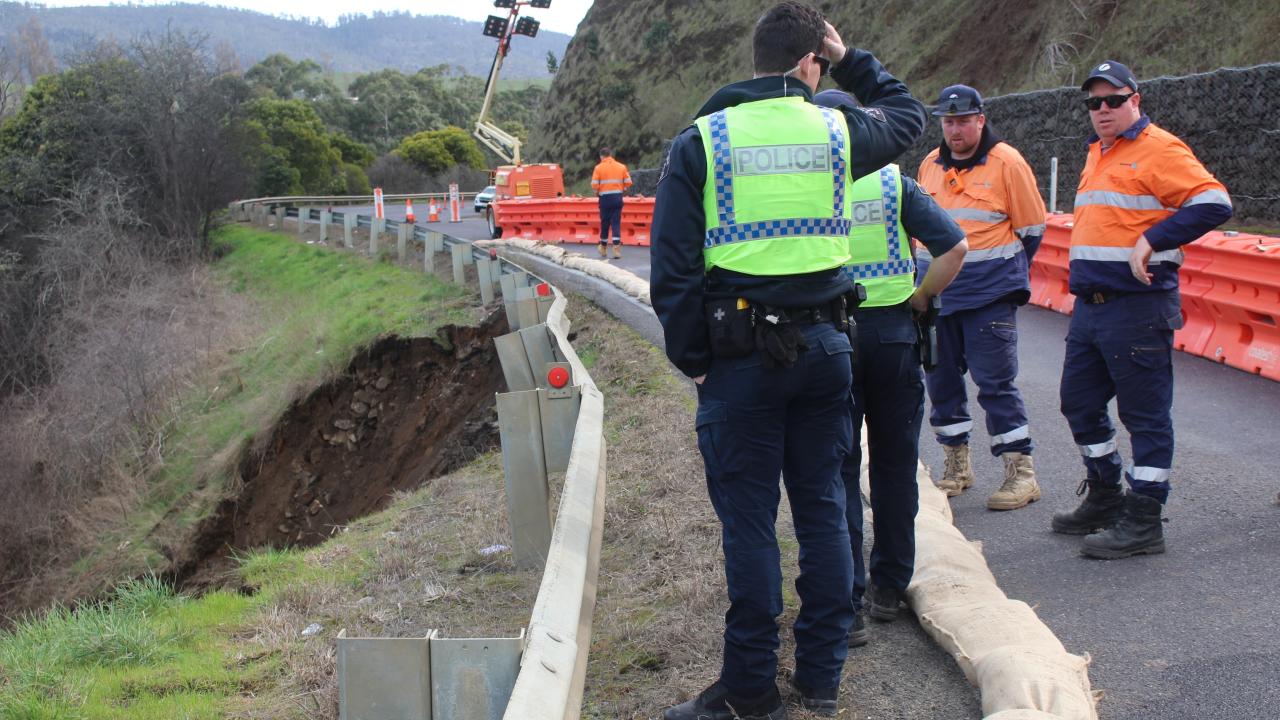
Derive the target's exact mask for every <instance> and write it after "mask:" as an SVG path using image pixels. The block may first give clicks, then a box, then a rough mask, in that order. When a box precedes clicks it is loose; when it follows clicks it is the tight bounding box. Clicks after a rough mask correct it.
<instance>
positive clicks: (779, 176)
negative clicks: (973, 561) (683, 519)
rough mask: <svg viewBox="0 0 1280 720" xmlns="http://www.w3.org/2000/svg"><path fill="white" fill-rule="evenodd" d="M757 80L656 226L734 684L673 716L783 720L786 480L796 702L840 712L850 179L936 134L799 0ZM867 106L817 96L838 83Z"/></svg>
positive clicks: (733, 96) (657, 306) (719, 117)
mask: <svg viewBox="0 0 1280 720" xmlns="http://www.w3.org/2000/svg"><path fill="white" fill-rule="evenodd" d="M752 47H753V55H754V65H755V78H754V79H752V80H747V81H743V82H738V83H734V84H732V85H729V86H726V87H724V88H721V89H720V90H719V91H717V92H716V93H715V94H714V95H713V96H712V97H711V99H710V100H709V101H708V102H707V103H706V104H705V105H704V106H703V108H702V109H701V110H700V111H699V113H698V116H699V117H698V119H697V121H696V122H695V124H694V125H693V126H692V127H690V128H688V129H686V130H685V131H683V132H682V133H680V135H679V136H678V137H677V138H676V139H675V141H674V142H673V144H672V147H671V151H670V154H669V156H668V158H667V162H666V165H665V166H664V168H663V172H662V176H661V178H660V179H659V183H658V192H657V199H656V204H655V207H654V220H653V231H652V248H651V258H652V274H651V277H652V284H651V289H650V294H651V297H652V299H653V307H654V311H655V312H656V313H657V315H658V319H659V321H660V322H661V323H662V326H663V332H664V335H665V339H666V351H667V356H668V358H670V360H671V362H672V363H673V364H674V365H675V366H676V367H677V368H678V369H679V370H680V371H681V372H683V373H684V374H685V375H687V376H689V377H691V378H693V379H694V381H695V382H696V383H697V384H698V413H697V432H698V447H699V450H700V451H701V453H702V456H703V460H704V462H705V466H706V473H707V490H708V494H709V495H710V498H711V503H712V505H713V507H714V508H715V511H716V514H717V516H718V517H719V518H720V521H721V524H722V526H723V549H724V557H725V576H726V580H727V583H728V594H729V610H728V612H727V613H726V614H725V632H724V657H723V664H722V668H721V672H720V677H719V679H718V680H717V681H716V682H715V683H713V684H712V685H711V686H710V687H708V688H707V689H705V690H704V691H702V692H701V693H700V694H698V696H697V697H695V698H693V699H692V700H689V701H687V702H685V703H682V704H680V705H677V706H675V707H672V708H668V709H667V710H666V712H665V718H667V720H729V719H730V718H755V719H757V720H759V719H765V718H767V719H769V720H779V719H780V718H782V717H784V716H785V713H786V708H785V705H784V704H783V702H782V699H781V696H780V694H779V692H778V688H777V685H776V683H775V678H776V675H777V662H778V660H777V648H778V644H779V643H778V625H777V616H778V615H779V614H781V612H782V609H783V606H782V591H781V583H782V577H781V568H780V567H779V563H780V553H779V550H778V542H777V537H776V535H775V529H774V523H775V519H776V515H777V508H778V503H779V501H780V493H779V476H780V475H781V476H782V481H783V484H785V486H786V489H787V495H788V497H789V499H790V501H791V508H792V517H793V519H794V524H795V529H796V537H797V540H798V541H799V543H800V575H799V578H798V579H797V580H796V590H797V593H798V594H799V596H800V601H801V608H800V612H799V615H798V617H797V618H796V622H795V626H794V631H795V639H796V658H795V675H794V677H793V684H794V685H795V688H796V690H797V694H798V696H799V697H798V699H799V702H800V703H801V704H802V705H803V706H804V707H805V708H806V709H809V710H813V711H816V712H819V713H822V714H826V715H834V714H835V713H836V705H837V703H836V698H837V696H838V692H839V684H840V677H841V672H842V669H843V666H844V660H845V656H846V654H847V651H848V649H847V637H848V633H849V629H850V626H851V625H852V622H853V604H852V588H853V567H852V565H853V563H852V558H851V555H850V552H849V535H848V529H847V526H846V521H845V516H844V514H845V493H844V487H843V483H842V482H841V480H840V467H841V464H842V463H843V462H844V460H845V458H847V457H848V455H849V454H850V453H851V452H852V447H853V428H852V423H851V418H850V411H849V392H850V353H851V350H852V346H851V344H850V341H849V338H848V336H847V334H846V332H843V331H842V326H843V325H844V323H845V317H846V314H847V308H848V305H849V303H850V302H851V301H850V300H846V298H847V297H848V296H850V295H851V290H852V289H853V286H852V284H851V283H850V282H849V280H848V277H847V276H846V275H845V274H844V273H843V270H842V268H843V267H844V266H845V265H846V264H848V263H849V261H850V254H849V233H850V230H851V226H852V220H851V217H852V215H851V205H850V198H851V195H850V193H851V189H852V185H853V181H854V180H855V179H856V178H859V177H861V176H863V175H866V174H868V173H871V172H875V171H878V170H879V169H880V168H881V167H883V166H884V165H885V164H886V163H888V162H889V161H891V160H892V159H893V158H894V157H895V156H897V155H898V154H900V153H901V152H902V151H904V150H905V149H907V148H908V147H909V146H910V145H911V144H912V142H914V141H915V140H916V138H918V137H919V136H920V134H921V132H922V130H923V127H924V121H925V114H924V108H923V106H922V105H921V104H920V103H919V102H918V101H916V100H915V99H914V98H912V97H911V96H910V94H909V93H908V91H907V88H906V86H905V85H903V84H902V83H901V82H899V81H898V80H896V79H895V78H893V77H892V76H891V75H889V74H888V73H887V72H886V71H885V70H884V67H883V66H882V65H880V63H879V62H878V61H877V60H876V59H875V58H874V57H873V56H872V55H871V54H870V53H867V52H865V51H861V50H854V49H846V47H845V45H844V43H843V42H842V41H841V39H840V36H839V34H838V33H837V32H836V30H835V28H833V27H831V25H829V24H828V23H826V22H825V21H824V20H823V18H822V15H821V14H820V13H818V12H817V11H816V10H814V9H812V8H810V7H808V6H806V5H803V4H801V3H797V2H783V3H779V4H778V5H775V6H773V7H772V8H771V9H769V10H768V11H767V12H765V14H764V15H763V16H761V18H760V19H759V21H758V22H757V23H756V27H755V31H754V35H753V38H752ZM828 65H830V71H831V75H832V77H833V78H834V79H835V80H836V82H837V83H838V84H839V85H840V86H841V87H843V88H845V89H847V90H849V91H850V92H852V93H853V94H854V95H855V96H857V97H858V99H859V100H861V101H862V103H863V104H864V105H865V106H866V108H865V109H856V108H842V109H840V110H831V109H825V108H819V107H818V106H816V105H814V104H813V103H812V101H811V99H812V94H813V91H814V89H815V88H816V86H817V84H818V81H819V79H820V78H821V76H822V74H823V72H824V71H825V70H826V69H827V67H828Z"/></svg>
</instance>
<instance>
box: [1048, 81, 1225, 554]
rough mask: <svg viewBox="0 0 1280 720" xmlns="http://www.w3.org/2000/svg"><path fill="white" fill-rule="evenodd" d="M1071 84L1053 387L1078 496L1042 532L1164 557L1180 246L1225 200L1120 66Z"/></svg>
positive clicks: (1087, 550) (1213, 219) (1094, 548)
mask: <svg viewBox="0 0 1280 720" xmlns="http://www.w3.org/2000/svg"><path fill="white" fill-rule="evenodd" d="M1080 89H1081V90H1083V91H1084V92H1085V93H1087V97H1085V98H1084V104H1085V107H1087V108H1088V109H1089V122H1090V123H1091V124H1092V125H1093V131H1094V135H1093V136H1092V137H1090V138H1089V156H1088V159H1086V160H1085V164H1084V170H1083V171H1081V173H1080V185H1079V187H1078V188H1077V190H1076V201H1075V224H1074V226H1073V227H1072V229H1071V278H1070V283H1069V289H1070V291H1071V294H1072V295H1075V296H1076V303H1075V310H1074V311H1073V312H1072V314H1071V324H1070V326H1069V327H1068V330H1067V350H1066V356H1065V358H1064V359H1063V365H1062V385H1061V387H1060V389H1059V393H1060V400H1061V404H1062V414H1063V415H1065V416H1066V418H1067V424H1068V425H1069V426H1070V427H1071V434H1072V436H1074V437H1075V441H1076V444H1077V445H1078V446H1079V447H1080V454H1081V456H1083V458H1084V467H1085V479H1084V482H1082V483H1081V484H1080V490H1079V491H1078V492H1080V493H1083V492H1084V491H1085V489H1086V488H1087V489H1088V492H1089V494H1088V495H1085V498H1084V501H1083V502H1082V503H1081V504H1080V506H1079V507H1077V508H1076V509H1075V510H1072V511H1071V512H1067V513H1058V514H1055V515H1054V516H1053V530H1054V532H1059V533H1064V534H1067V535H1088V537H1086V538H1085V539H1084V542H1083V544H1082V546H1081V552H1082V554H1084V555H1085V556H1087V557H1094V558H1101V559H1114V558H1122V557H1129V556H1130V555H1138V554H1143V553H1162V552H1164V528H1163V526H1162V524H1161V513H1162V512H1163V509H1164V503H1165V501H1166V500H1167V499H1168V498H1169V475H1170V472H1171V468H1172V467H1173V417H1172V407H1173V331H1174V330H1177V329H1178V328H1180V327H1182V303H1181V300H1180V298H1179V295H1178V266H1180V265H1181V264H1182V250H1181V248H1182V246H1183V245H1186V244H1187V243H1189V242H1193V241H1194V240H1196V239H1197V238H1199V237H1200V236H1201V235H1203V234H1205V233H1206V232H1209V231H1210V230H1212V229H1214V228H1215V227H1217V226H1219V225H1221V224H1222V223H1223V222H1225V221H1226V220H1227V219H1228V218H1230V217H1231V198H1230V196H1228V195H1227V189H1226V188H1225V187H1223V185H1222V183H1220V182H1218V180H1217V179H1216V178H1215V177H1214V176H1213V174H1212V173H1210V172H1209V171H1208V170H1207V169H1205V166H1204V165H1202V164H1200V161H1199V160H1198V159H1196V156H1195V153H1193V152H1191V148H1189V147H1187V145H1186V144H1185V143H1183V142H1182V141H1181V140H1179V139H1178V138H1177V137H1176V136H1175V135H1173V134H1172V133H1170V132H1168V131H1167V130H1164V129H1162V128H1159V127H1157V126H1156V125H1154V124H1153V123H1152V122H1151V119H1150V118H1148V117H1147V116H1146V115H1144V114H1143V113H1142V110H1141V109H1140V106H1139V103H1140V102H1142V96H1141V95H1140V94H1139V93H1138V80H1137V79H1136V78H1135V77H1134V75H1133V73H1132V72H1131V71H1130V70H1129V68H1127V67H1125V66H1124V65H1121V64H1120V63H1118V62H1115V61H1114V60H1108V61H1106V62H1104V63H1102V64H1101V65H1098V66H1097V67H1095V68H1094V69H1093V70H1092V71H1090V73H1089V76H1088V77H1086V78H1085V81H1084V85H1082V86H1081V88H1080ZM1112 398H1115V400H1116V407H1117V409H1118V410H1119V413H1120V421H1121V422H1123V423H1124V426H1125V429H1126V430H1128V431H1129V441H1130V445H1131V446H1132V452H1133V459H1132V463H1131V464H1129V465H1127V466H1126V465H1124V464H1123V463H1122V461H1121V460H1120V452H1119V449H1118V448H1117V447H1116V430H1115V426H1114V425H1112V423H1111V413H1110V412H1109V411H1108V409H1107V404H1108V403H1109V402H1110V401H1111V399H1112ZM1122 476H1123V478H1124V479H1125V480H1126V481H1127V482H1128V485H1129V489H1128V492H1125V491H1124V489H1123V487H1122V486H1121V477H1122ZM1098 530H1101V532H1095V531H1098ZM1090 533H1092V534H1090Z"/></svg>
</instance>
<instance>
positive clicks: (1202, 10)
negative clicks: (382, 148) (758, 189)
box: [528, 0, 1280, 183]
mask: <svg viewBox="0 0 1280 720" xmlns="http://www.w3.org/2000/svg"><path fill="white" fill-rule="evenodd" d="M773 2H774V0H707V1H706V2H698V3H685V2H678V1H677V0H597V1H596V3H595V5H594V6H593V7H592V9H591V10H590V11H589V12H588V13H587V16H586V18H585V19H584V20H583V22H582V24H581V25H579V27H578V33H577V35H575V37H574V40H573V42H571V43H570V45H569V48H568V49H567V50H566V52H565V56H564V59H563V62H562V64H561V69H560V71H559V72H558V73H557V74H556V77H555V80H554V82H553V83H552V87H551V91H550V94H549V96H548V103H547V106H546V107H545V108H544V111H543V115H542V122H541V124H540V126H539V127H538V128H534V129H533V130H532V132H531V136H530V146H529V148H528V156H529V157H530V158H532V159H534V160H536V161H546V162H552V161H554V162H561V163H564V164H565V167H566V173H567V176H568V177H567V178H566V179H567V180H568V181H569V182H570V183H572V182H574V181H577V180H580V179H581V178H582V177H584V176H587V175H589V174H590V172H591V168H592V167H593V165H594V163H595V158H594V155H593V152H594V148H596V147H597V146H599V145H601V144H606V143H607V144H611V145H613V147H614V148H615V151H616V153H617V154H618V156H619V158H620V159H622V160H623V161H624V162H627V163H629V164H631V166H632V167H657V165H658V164H659V161H660V158H659V157H658V156H659V153H660V152H661V149H662V143H663V141H665V140H666V139H668V138H670V137H672V136H673V135H675V133H677V132H678V131H679V130H680V129H681V128H683V127H684V126H686V125H687V124H688V123H689V121H690V119H691V116H692V114H693V112H694V111H696V110H697V109H698V107H699V106H700V105H701V103H702V102H703V101H704V100H705V99H706V98H707V97H708V96H709V95H710V94H711V92H712V91H714V90H715V89H716V88H717V87H719V86H721V85H724V84H726V83H729V82H734V81H736V80H741V79H745V78H746V77H749V74H750V49H749V48H750V37H751V28H752V24H753V23H754V21H755V18H756V17H758V16H759V14H760V12H761V11H763V10H764V9H765V8H767V7H769V6H770V5H772V4H773ZM815 4H816V5H817V6H819V7H820V8H822V10H823V12H824V13H826V15H827V16H828V17H829V18H830V19H831V21H832V22H833V24H835V25H836V27H837V28H838V29H840V30H841V31H842V35H843V37H844V39H845V41H846V42H847V43H848V44H850V45H857V46H861V47H866V48H868V49H870V50H871V51H873V52H875V53H876V54H877V56H878V57H880V59H881V60H883V61H884V62H885V64H886V66H887V67H888V68H889V69H890V71H891V72H893V73H894V74H896V75H897V76H898V77H901V78H903V79H904V80H905V81H906V82H907V84H908V85H909V86H910V87H911V89H912V91H913V92H914V93H915V94H916V95H917V96H918V97H920V98H923V99H928V100H931V99H932V98H933V97H935V96H936V93H937V92H938V90H940V89H941V88H942V87H944V86H946V85H949V84H951V83H954V82H965V83H969V84H971V85H974V86H976V87H978V88H979V89H980V90H982V91H983V92H984V93H986V94H987V95H992V96H994V95H1000V94H1004V93H1009V92H1019V91H1024V90H1033V89H1039V88H1046V87H1058V86H1061V85H1068V84H1072V83H1073V82H1075V81H1076V80H1077V79H1078V78H1079V77H1081V76H1082V74H1083V73H1084V71H1086V70H1087V69H1088V68H1090V67H1091V66H1093V65H1094V64H1096V63H1097V62H1100V61H1101V60H1102V59H1104V58H1107V57H1113V58H1114V59H1117V60H1124V61H1127V62H1128V63H1129V65H1130V66H1131V67H1132V68H1133V69H1134V72H1136V73H1138V76H1139V77H1140V78H1142V77H1154V76H1157V75H1168V74H1173V75H1181V74H1186V73H1191V72H1200V71H1207V70H1213V69H1216V68H1219V67H1224V66H1242V65H1251V64H1256V63H1261V62H1268V61H1275V60H1280V54H1277V52H1276V50H1275V48H1274V43H1273V42H1272V38H1274V37H1275V36H1276V34H1277V33H1280V13H1276V12H1275V9H1274V8H1275V6H1274V3H1271V2H1266V0H1227V1H1225V2H1221V3H1206V2H1202V1H1195V0H1166V1H1163V2H1150V1H1148V2H1136V1H1131V2H1118V1H1116V0H1073V1H1072V2H1057V3H1049V2H1040V3H1026V2H1020V1H1019V0H992V1H990V2H986V1H984V2H977V1H975V0H936V1H930V2H924V1H923V0H899V1H896V2H888V3H885V2H873V1H872V0H840V1H839V2H836V1H834V0H825V1H823V2H816V3H815ZM659 22H668V23H670V26H671V29H672V40H671V41H670V42H669V43H666V44H663V45H660V46H657V47H653V48H646V47H645V43H644V37H645V36H646V34H647V33H648V32H649V31H650V29H651V28H653V27H654V25H655V24H656V23H659ZM591 33H595V35H596V38H597V40H598V42H597V46H598V47H599V50H598V51H597V52H595V53H594V54H593V53H592V51H591V47H590V43H589V42H587V38H588V36H589V35H590V34H591ZM827 82H830V81H827ZM622 83H630V84H631V85H632V86H633V87H634V89H635V95H634V99H633V100H632V101H631V102H630V103H616V102H614V103H612V104H611V101H610V100H609V96H608V92H607V90H608V89H609V88H610V87H616V86H618V85H619V84H622Z"/></svg>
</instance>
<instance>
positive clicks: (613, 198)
mask: <svg viewBox="0 0 1280 720" xmlns="http://www.w3.org/2000/svg"><path fill="white" fill-rule="evenodd" d="M597 204H598V205H599V206H600V244H601V245H604V244H605V243H606V242H608V240H609V238H613V244H614V245H621V244H622V194H621V193H610V194H608V195H601V196H600V197H599V199H598V200H597ZM611 231H612V234H610V232H611Z"/></svg>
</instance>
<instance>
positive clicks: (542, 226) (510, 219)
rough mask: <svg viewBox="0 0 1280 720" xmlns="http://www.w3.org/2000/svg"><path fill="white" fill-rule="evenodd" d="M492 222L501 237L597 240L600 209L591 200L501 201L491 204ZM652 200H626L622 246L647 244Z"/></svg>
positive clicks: (623, 205) (547, 239) (624, 204)
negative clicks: (500, 231)
mask: <svg viewBox="0 0 1280 720" xmlns="http://www.w3.org/2000/svg"><path fill="white" fill-rule="evenodd" d="M494 212H495V215H494V222H495V223H496V224H497V225H498V226H499V227H501V228H502V236H503V237H521V238H526V239H529V240H541V241H543V242H549V243H561V242H570V243H597V242H599V241H600V208H599V207H598V206H597V205H596V199H595V198H580V197H571V198H553V199H545V200H539V199H532V198H530V199H519V200H502V201H500V202H497V203H494ZM652 224H653V198H648V197H628V198H626V199H625V200H624V201H623V204H622V244H623V245H648V244H649V227H650V226H651V225H652Z"/></svg>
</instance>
